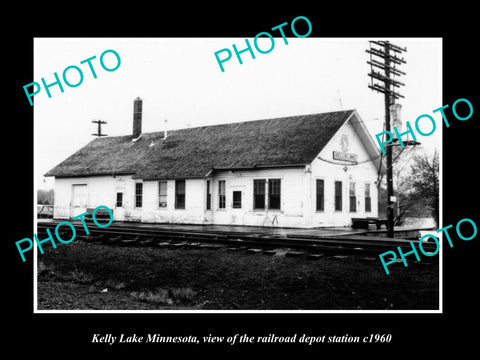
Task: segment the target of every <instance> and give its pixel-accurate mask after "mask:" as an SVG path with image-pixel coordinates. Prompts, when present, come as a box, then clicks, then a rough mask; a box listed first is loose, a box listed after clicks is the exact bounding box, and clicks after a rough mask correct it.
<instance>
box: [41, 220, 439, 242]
mask: <svg viewBox="0 0 480 360" xmlns="http://www.w3.org/2000/svg"><path fill="white" fill-rule="evenodd" d="M55 221H56V220H55V219H37V222H38V223H39V224H40V223H49V222H50V223H53V222H55ZM78 222H79V221H78ZM73 223H75V221H74V222H73ZM111 226H115V227H128V228H133V229H134V228H139V229H140V228H144V229H158V230H168V231H192V232H206V233H208V232H219V233H220V232H221V233H240V234H244V235H247V234H250V235H255V234H258V235H270V236H272V235H273V236H278V237H290V236H295V237H301V236H306V237H318V238H327V237H328V238H332V237H338V238H349V239H353V238H358V237H362V238H365V237H377V238H386V237H387V230H386V229H384V228H383V229H376V226H374V225H371V226H370V228H369V229H354V228H351V227H322V228H308V229H302V228H285V227H277V226H270V227H263V226H242V225H211V224H205V225H196V224H159V223H143V222H132V221H114V222H113V223H112V224H111ZM431 230H433V228H418V227H409V226H398V227H395V237H396V238H402V239H405V238H418V237H419V236H420V234H423V233H425V232H430V231H431Z"/></svg>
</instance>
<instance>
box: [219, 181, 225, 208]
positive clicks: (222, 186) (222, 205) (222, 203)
mask: <svg viewBox="0 0 480 360" xmlns="http://www.w3.org/2000/svg"><path fill="white" fill-rule="evenodd" d="M225 187H226V182H225V180H220V181H219V182H218V208H219V209H225V206H226V204H227V196H226V192H225Z"/></svg>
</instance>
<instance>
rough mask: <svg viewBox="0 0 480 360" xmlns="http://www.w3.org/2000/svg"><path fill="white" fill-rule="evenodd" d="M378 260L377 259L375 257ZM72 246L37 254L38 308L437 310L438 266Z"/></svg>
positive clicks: (79, 243) (221, 251)
mask: <svg viewBox="0 0 480 360" xmlns="http://www.w3.org/2000/svg"><path fill="white" fill-rule="evenodd" d="M372 259H374V260H372ZM389 270H390V275H386V274H385V272H384V270H383V267H382V265H381V263H380V261H379V259H378V257H376V258H371V259H365V258H364V257H360V256H354V255H350V256H346V257H344V258H335V257H332V256H323V257H320V258H317V259H309V258H307V257H306V256H305V255H303V256H299V257H288V256H285V255H284V254H283V255H265V254H263V253H262V252H258V253H247V252H246V251H245V249H243V250H236V251H234V250H231V249H228V248H225V247H224V248H220V249H199V248H193V249H170V248H158V247H157V248H153V247H125V246H124V247H122V246H115V245H104V244H99V243H87V242H82V241H74V242H72V243H70V244H64V245H60V246H59V247H58V248H57V249H49V250H47V251H46V252H45V254H43V255H39V256H38V283H37V293H38V305H37V306H38V309H39V310H176V309H188V310H335V309H342V310H385V309H386V310H398V309H405V310H422V309H431V310H435V309H438V306H439V305H438V298H439V293H438V291H439V290H438V288H439V275H438V272H439V266H438V263H433V264H432V263H429V264H428V263H427V262H426V261H424V262H419V263H417V264H413V263H412V264H409V266H408V267H404V266H403V264H401V263H400V264H395V265H394V266H391V267H390V268H389Z"/></svg>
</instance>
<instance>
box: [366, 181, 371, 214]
mask: <svg viewBox="0 0 480 360" xmlns="http://www.w3.org/2000/svg"><path fill="white" fill-rule="evenodd" d="M370 211H372V198H371V197H370V184H365V212H370Z"/></svg>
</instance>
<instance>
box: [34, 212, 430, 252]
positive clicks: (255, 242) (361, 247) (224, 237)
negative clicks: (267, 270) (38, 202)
mask: <svg viewBox="0 0 480 360" xmlns="http://www.w3.org/2000/svg"><path fill="white" fill-rule="evenodd" d="M58 223H59V221H54V222H51V223H41V222H40V223H38V229H37V234H38V236H39V238H40V239H43V238H45V237H46V236H47V234H46V229H47V228H49V229H50V231H51V232H52V234H53V229H54V228H55V226H56V225H57V224H58ZM73 224H74V225H75V227H76V229H77V235H76V239H80V240H84V241H89V242H102V243H106V244H111V245H120V246H166V247H172V248H181V247H187V248H188V247H190V248H192V247H197V246H198V247H207V248H208V247H224V246H228V247H231V248H246V249H260V250H261V249H263V250H273V249H279V248H286V249H294V250H299V251H302V252H308V253H327V254H331V255H345V254H358V255H370V256H375V257H376V256H378V255H379V254H381V253H383V252H385V251H388V250H394V249H396V248H397V246H400V247H401V248H405V249H407V251H408V249H411V247H410V240H404V239H386V238H372V237H364V236H362V235H357V236H349V237H335V236H321V237H318V236H308V235H307V236H306V235H291V234H290V235H288V236H279V235H276V234H269V233H268V232H267V231H268V230H267V231H266V232H265V233H245V232H234V231H233V232H231V231H228V232H227V231H220V230H216V231H201V230H197V231H195V230H190V229H189V230H186V229H167V228H162V229H159V228H153V227H147V226H145V227H144V226H141V227H129V226H118V225H115V224H112V225H110V226H109V227H108V228H105V229H102V228H98V227H97V226H95V225H94V224H93V222H88V221H87V222H86V224H87V227H88V229H89V232H90V235H86V234H85V231H84V229H83V225H82V224H81V223H80V222H78V224H77V223H75V222H73ZM64 234H65V238H67V239H68V238H70V237H71V232H70V233H69V232H67V231H64ZM62 235H63V234H62V231H61V236H62ZM42 236H43V237H42ZM53 236H55V235H53ZM422 245H423V249H424V250H425V251H428V252H433V251H435V249H436V245H435V244H434V243H433V242H432V243H428V242H424V243H423V244H422Z"/></svg>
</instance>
